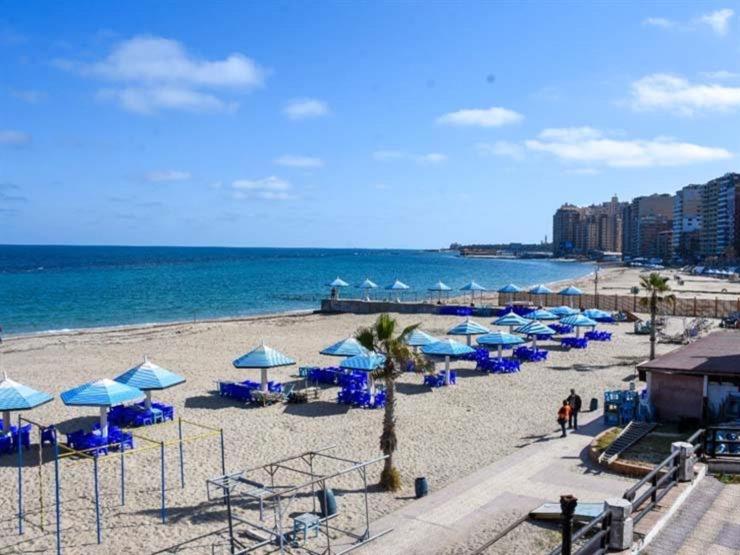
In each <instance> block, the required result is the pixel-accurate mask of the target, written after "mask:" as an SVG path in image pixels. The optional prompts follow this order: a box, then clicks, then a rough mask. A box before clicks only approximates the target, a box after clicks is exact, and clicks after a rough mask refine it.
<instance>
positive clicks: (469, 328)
mask: <svg viewBox="0 0 740 555" xmlns="http://www.w3.org/2000/svg"><path fill="white" fill-rule="evenodd" d="M489 331H491V330H489V329H488V328H487V327H485V326H481V325H480V324H478V323H477V322H473V321H472V320H471V319H470V318H466V319H465V320H463V321H462V322H460V323H459V324H457V325H456V326H454V327H452V328H450V329H449V330H448V331H447V335H465V336H467V342H468V345H470V336H471V335H482V334H484V333H488V332H489Z"/></svg>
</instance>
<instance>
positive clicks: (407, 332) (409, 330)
mask: <svg viewBox="0 0 740 555" xmlns="http://www.w3.org/2000/svg"><path fill="white" fill-rule="evenodd" d="M420 325H421V324H419V323H416V324H412V325H410V326H407V327H406V328H404V330H403V331H402V332H401V335H399V336H398V338H399V339H400V340H401V341H404V340H405V339H406V338H407V337H408V336H409V335H411V333H412V332H413V331H414V330H415V329H417V328H418V327H419V326H420Z"/></svg>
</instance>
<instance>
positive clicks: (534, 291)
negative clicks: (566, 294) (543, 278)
mask: <svg viewBox="0 0 740 555" xmlns="http://www.w3.org/2000/svg"><path fill="white" fill-rule="evenodd" d="M550 293H552V289H550V288H549V287H545V286H544V285H542V284H539V285H535V286H534V287H532V288H531V289H530V290H529V294H530V295H549V294H550Z"/></svg>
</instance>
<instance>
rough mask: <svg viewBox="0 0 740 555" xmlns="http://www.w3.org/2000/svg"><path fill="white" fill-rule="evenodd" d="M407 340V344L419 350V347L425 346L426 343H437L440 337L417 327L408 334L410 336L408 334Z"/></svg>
mask: <svg viewBox="0 0 740 555" xmlns="http://www.w3.org/2000/svg"><path fill="white" fill-rule="evenodd" d="M405 341H406V345H408V346H409V347H413V348H414V350H417V349H418V348H419V347H423V346H424V345H429V344H430V343H436V342H437V341H439V339H437V338H436V337H433V336H431V335H429V334H428V333H426V332H424V331H421V330H420V329H419V328H416V329H415V330H414V331H412V332H411V333H410V334H408V336H406V340H405Z"/></svg>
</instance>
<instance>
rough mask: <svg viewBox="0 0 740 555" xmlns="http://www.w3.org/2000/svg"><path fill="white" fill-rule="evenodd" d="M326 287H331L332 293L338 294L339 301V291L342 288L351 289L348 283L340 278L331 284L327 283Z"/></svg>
mask: <svg viewBox="0 0 740 555" xmlns="http://www.w3.org/2000/svg"><path fill="white" fill-rule="evenodd" d="M326 286H327V287H331V289H332V292H334V291H336V293H337V299H338V298H339V290H340V289H341V288H342V287H349V283H347V282H346V281H344V280H343V279H342V278H340V277H339V276H337V277H336V279H334V281H331V282H329V283H327V284H326Z"/></svg>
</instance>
